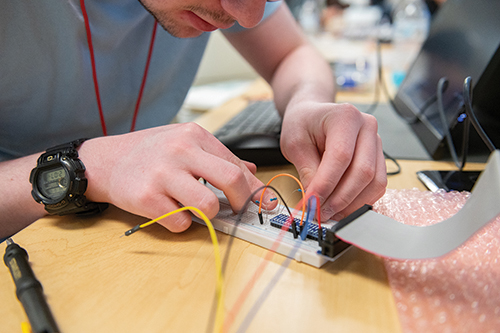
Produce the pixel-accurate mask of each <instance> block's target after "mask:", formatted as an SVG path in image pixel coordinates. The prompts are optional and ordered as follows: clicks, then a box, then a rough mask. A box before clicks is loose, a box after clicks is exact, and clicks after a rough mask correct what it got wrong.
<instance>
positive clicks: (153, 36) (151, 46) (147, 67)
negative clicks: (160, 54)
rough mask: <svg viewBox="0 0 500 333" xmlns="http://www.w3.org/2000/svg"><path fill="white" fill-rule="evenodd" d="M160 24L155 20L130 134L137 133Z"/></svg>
mask: <svg viewBox="0 0 500 333" xmlns="http://www.w3.org/2000/svg"><path fill="white" fill-rule="evenodd" d="M157 27H158V24H157V22H156V20H155V25H154V27H153V34H152V35H151V42H150V43H149V51H148V59H147V60H146V68H144V75H143V76H142V83H141V89H140V90H139V96H137V103H136V104H135V110H134V117H133V118H132V126H131V127H130V132H133V131H135V123H136V121H137V114H139V105H140V104H141V99H142V92H143V91H144V86H145V85H146V78H147V77H148V70H149V63H150V62H151V55H152V54H153V46H154V42H155V36H156V28H157Z"/></svg>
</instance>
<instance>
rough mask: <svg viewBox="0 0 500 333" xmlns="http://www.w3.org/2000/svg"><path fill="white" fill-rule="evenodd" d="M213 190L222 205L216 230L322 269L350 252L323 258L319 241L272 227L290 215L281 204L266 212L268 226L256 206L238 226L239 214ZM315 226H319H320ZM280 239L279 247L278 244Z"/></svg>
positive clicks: (326, 224) (215, 221)
mask: <svg viewBox="0 0 500 333" xmlns="http://www.w3.org/2000/svg"><path fill="white" fill-rule="evenodd" d="M212 190H213V191H214V192H215V193H216V194H217V196H218V197H219V202H220V210H219V213H218V214H217V216H216V217H215V218H213V219H211V222H212V224H213V226H214V228H215V229H216V230H218V231H221V232H223V233H225V234H230V235H232V236H235V237H238V238H240V239H243V240H245V241H247V242H250V243H253V244H256V245H259V246H261V247H264V248H266V249H272V248H273V247H274V248H275V251H276V252H277V253H280V254H282V255H284V256H287V257H290V258H292V259H295V260H297V261H298V262H304V263H306V264H309V265H312V266H314V267H318V268H319V267H321V266H322V265H323V264H325V263H326V262H328V261H334V260H335V259H337V258H338V257H339V256H341V255H342V254H343V253H345V251H346V250H347V249H349V247H348V248H347V249H346V250H344V251H342V252H341V253H340V254H338V255H337V256H335V257H334V258H329V257H326V256H323V255H321V253H320V252H319V253H318V251H321V248H320V246H319V244H318V241H317V240H312V239H309V238H306V239H305V240H302V239H301V238H300V237H298V238H297V239H294V238H293V234H292V233H291V232H288V231H284V230H282V229H280V228H278V227H275V226H272V225H271V219H272V218H273V217H277V216H281V215H283V214H284V215H286V216H288V213H287V211H286V209H285V208H284V206H282V205H278V206H277V207H276V208H275V209H274V210H272V211H264V212H263V219H264V224H260V221H259V217H258V215H257V213H258V207H257V206H256V205H255V204H254V203H250V204H249V207H248V209H247V211H246V212H245V213H244V214H243V215H242V218H241V222H240V223H239V224H238V223H237V222H238V221H237V217H238V214H236V213H234V212H233V211H232V209H231V206H230V205H229V202H228V200H227V199H226V197H225V196H224V194H223V193H222V192H221V191H219V190H217V189H212ZM291 211H292V214H294V216H295V217H299V218H300V214H301V212H300V211H294V210H291ZM193 221H195V222H198V223H200V224H203V225H205V222H203V220H201V219H199V218H196V217H193ZM335 223H337V222H335V221H328V222H327V223H322V227H323V228H324V229H325V227H328V228H330V227H331V226H332V225H334V224H335ZM313 227H317V225H314V226H313ZM309 229H310V228H309ZM277 240H278V244H276V242H277Z"/></svg>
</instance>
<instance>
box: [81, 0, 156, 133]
mask: <svg viewBox="0 0 500 333" xmlns="http://www.w3.org/2000/svg"><path fill="white" fill-rule="evenodd" d="M80 7H81V8H82V15H83V20H84V21H85V30H86V32H87V43H88V45H89V53H90V62H91V64H92V77H93V79H94V89H95V96H96V100H97V107H98V109H99V117H100V120H101V126H102V133H103V135H104V136H106V135H108V131H107V129H106V121H105V120H104V113H103V111H102V104H101V95H100V93H99V84H98V82H97V71H96V66H95V57H94V47H93V45H92V35H91V33H90V24H89V17H88V15H87V9H86V8H85V3H84V0H80ZM157 26H158V24H157V23H156V21H155V24H154V26H153V33H152V35H151V42H150V43H149V50H148V58H147V60H146V67H145V68H144V74H143V76H142V82H141V88H140V89H139V95H138V96H137V102H136V104H135V110H134V116H133V118H132V125H131V127H130V132H133V131H134V130H135V124H136V121H137V115H138V114H139V106H140V104H141V99H142V93H143V91H144V86H145V85H146V78H147V76H148V70H149V64H150V62H151V55H152V54H153V45H154V40H155V36H156V27H157Z"/></svg>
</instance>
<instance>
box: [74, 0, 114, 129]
mask: <svg viewBox="0 0 500 333" xmlns="http://www.w3.org/2000/svg"><path fill="white" fill-rule="evenodd" d="M80 7H81V8H82V14H83V20H84V21H85V30H86V32H87V43H88V45H89V53H90V62H91V64H92V76H93V78H94V89H95V96H96V99H97V107H98V108H99V117H100V118H101V126H102V134H103V135H104V136H106V135H108V131H107V130H106V122H105V120H104V113H103V112H102V105H101V95H100V94H99V84H98V83H97V71H96V68H95V58H94V47H93V45H92V37H91V34H90V24H89V17H88V16H87V10H86V8H85V3H84V0H80Z"/></svg>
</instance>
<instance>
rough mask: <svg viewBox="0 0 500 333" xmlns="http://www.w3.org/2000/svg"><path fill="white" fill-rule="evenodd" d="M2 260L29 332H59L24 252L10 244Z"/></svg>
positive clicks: (40, 285) (15, 245)
mask: <svg viewBox="0 0 500 333" xmlns="http://www.w3.org/2000/svg"><path fill="white" fill-rule="evenodd" d="M3 260H4V262H5V265H7V267H9V269H10V273H11V275H12V278H13V280H14V283H15V285H16V294H17V298H18V299H19V301H20V302H21V304H22V305H23V307H24V311H25V312H26V315H27V316H28V320H29V322H30V325H31V330H32V331H33V332H34V333H56V332H59V329H58V327H57V324H56V322H55V320H54V317H53V316H52V312H51V311H50V309H49V306H48V304H47V302H46V300H45V296H44V295H43V288H42V284H41V283H40V282H39V281H38V280H37V279H36V277H35V273H33V270H32V269H31V266H30V264H29V262H28V253H27V252H26V250H25V249H23V248H22V247H20V246H19V245H17V244H15V243H13V242H11V243H10V244H9V245H8V246H7V248H6V249H5V255H4V257H3Z"/></svg>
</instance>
